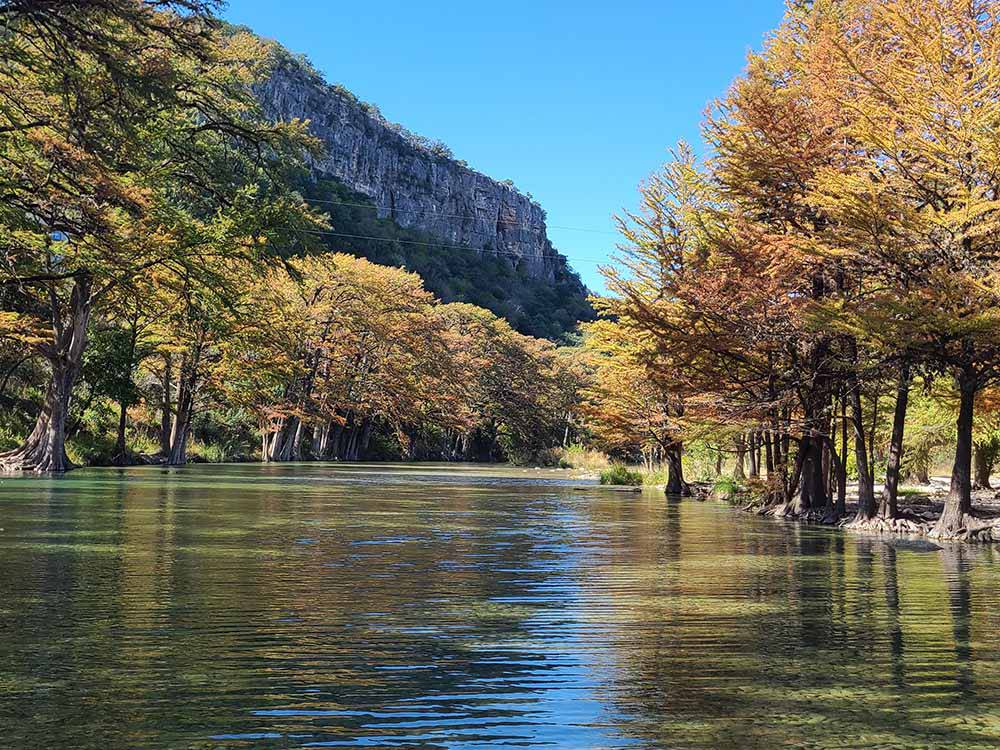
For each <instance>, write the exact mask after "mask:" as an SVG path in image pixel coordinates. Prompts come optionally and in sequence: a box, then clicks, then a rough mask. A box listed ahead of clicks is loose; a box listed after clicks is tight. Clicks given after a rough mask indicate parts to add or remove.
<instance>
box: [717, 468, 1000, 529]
mask: <svg viewBox="0 0 1000 750" xmlns="http://www.w3.org/2000/svg"><path fill="white" fill-rule="evenodd" d="M948 487H949V482H948V479H947V478H945V477H933V478H932V479H931V483H930V484H929V485H913V486H903V487H901V488H900V491H899V496H898V504H899V514H898V515H897V517H896V518H891V519H885V518H871V519H857V518H856V516H857V509H858V502H857V501H858V495H857V485H856V484H853V483H852V484H849V485H848V487H847V504H846V512H845V513H844V515H843V516H840V517H837V516H831V515H830V514H829V513H828V512H827V511H826V509H824V508H817V509H810V510H806V511H804V512H803V511H799V510H798V509H796V508H795V507H794V506H793V505H791V504H787V503H780V504H777V505H775V504H771V503H765V502H763V501H761V500H760V499H758V498H752V497H748V491H747V489H746V488H745V487H740V488H739V489H738V491H736V492H735V493H733V492H731V491H730V490H729V488H728V487H727V488H726V491H725V492H718V491H716V490H714V489H712V488H705V490H704V493H703V494H704V495H705V496H707V497H709V498H711V499H715V500H719V501H721V502H726V503H728V504H730V505H733V506H734V507H737V508H739V509H740V510H742V511H743V512H747V513H753V514H755V515H758V516H764V517H768V518H775V519H779V520H782V521H796V522H799V523H806V524H810V525H818V526H828V527H834V528H841V529H845V530H847V531H852V532H858V533H863V534H879V535H894V536H906V537H925V538H935V537H933V536H932V533H931V532H932V531H933V529H934V526H935V524H936V523H937V521H938V519H939V518H940V517H941V513H942V512H943V510H944V501H945V497H946V496H947V494H948ZM881 490H882V488H881V486H876V489H875V493H876V495H878V494H879V493H880V492H881ZM972 506H973V513H974V518H975V524H974V525H970V526H969V527H967V528H965V529H962V530H961V531H960V532H959V533H958V534H955V535H954V536H950V537H947V538H944V537H936V539H939V540H940V541H944V542H955V541H957V542H979V543H995V542H1000V492H998V491H997V489H982V490H974V491H973V493H972Z"/></svg>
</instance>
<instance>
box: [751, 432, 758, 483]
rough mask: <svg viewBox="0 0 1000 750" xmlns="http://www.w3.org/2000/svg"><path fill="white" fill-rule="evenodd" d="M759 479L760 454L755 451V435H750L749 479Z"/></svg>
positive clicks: (752, 433)
mask: <svg viewBox="0 0 1000 750" xmlns="http://www.w3.org/2000/svg"><path fill="white" fill-rule="evenodd" d="M759 477H760V454H759V452H758V450H757V434H756V433H754V432H751V433H750V478H751V479H758V478H759Z"/></svg>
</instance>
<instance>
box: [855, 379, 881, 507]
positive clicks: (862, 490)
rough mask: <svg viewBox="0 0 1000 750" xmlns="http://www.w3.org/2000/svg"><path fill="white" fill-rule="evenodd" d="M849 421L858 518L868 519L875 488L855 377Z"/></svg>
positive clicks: (859, 389)
mask: <svg viewBox="0 0 1000 750" xmlns="http://www.w3.org/2000/svg"><path fill="white" fill-rule="evenodd" d="M849 387H850V390H851V422H852V423H853V425H854V457H855V462H856V464H857V470H858V512H857V516H856V518H857V519H858V520H868V519H870V518H873V517H874V516H875V488H874V486H873V485H872V474H871V469H870V468H869V464H868V446H867V444H866V442H865V420H864V413H863V412H862V409H861V384H860V383H859V382H858V380H857V377H856V376H854V377H852V378H851V382H850V383H849Z"/></svg>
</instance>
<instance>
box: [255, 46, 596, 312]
mask: <svg viewBox="0 0 1000 750" xmlns="http://www.w3.org/2000/svg"><path fill="white" fill-rule="evenodd" d="M258 96H259V98H260V100H261V102H262V104H263V107H264V110H265V112H266V114H267V115H268V116H269V117H271V118H273V119H275V120H290V119H293V118H299V119H303V120H308V121H309V123H310V129H311V131H312V133H313V134H314V135H316V136H317V137H318V138H320V139H321V140H322V141H323V143H324V144H325V147H326V149H325V154H324V155H323V157H322V158H319V159H317V160H315V161H314V163H313V165H312V166H313V169H314V171H315V172H316V175H317V177H321V178H333V179H335V180H338V181H340V182H342V183H344V184H345V185H347V186H348V187H349V188H350V189H351V190H353V191H355V192H358V193H362V194H364V195H366V196H368V197H369V198H370V199H371V201H372V202H373V203H374V204H375V206H376V207H377V210H378V213H379V216H380V217H382V218H390V219H392V220H393V221H394V222H395V223H397V224H398V225H400V226H402V227H406V228H412V229H417V230H420V231H423V232H426V233H428V234H430V235H432V236H434V237H436V238H438V239H440V240H441V241H442V242H447V243H448V244H450V245H455V246H459V248H460V247H469V248H471V249H472V250H474V251H477V252H478V253H480V254H483V255H486V254H489V255H495V256H497V257H501V258H506V259H508V260H509V261H510V263H511V264H512V265H514V266H515V267H516V268H518V269H521V270H523V271H524V272H526V273H527V274H528V275H530V276H531V277H533V278H536V279H540V280H547V281H557V280H566V279H567V278H571V277H572V276H573V275H572V272H571V271H570V270H569V269H568V267H567V264H566V259H565V258H564V257H563V256H561V255H560V254H559V253H557V252H556V250H555V249H554V248H553V247H552V243H551V242H550V241H549V239H548V237H547V235H546V228H545V212H544V211H543V210H542V208H541V206H539V205H538V204H537V203H535V202H534V201H533V200H532V199H530V198H529V197H528V196H526V195H524V194H522V193H520V192H519V191H518V190H517V189H516V188H515V187H514V186H513V185H512V184H510V183H507V182H498V181H496V180H493V179H491V178H490V177H487V176H486V175H484V174H481V173H480V172H477V171H475V170H473V169H470V168H469V167H468V166H466V165H465V164H464V163H463V162H460V161H457V160H456V159H454V158H453V157H452V156H451V154H450V153H449V152H448V150H447V148H446V147H444V146H443V145H442V144H435V143H432V142H429V141H427V140H426V139H423V138H421V137H419V136H416V135H414V134H412V133H409V132H408V131H406V130H404V129H403V128H401V127H399V126H397V125H394V124H392V123H390V122H388V121H387V120H386V119H385V118H384V117H382V115H381V114H379V112H378V110H377V109H376V108H374V107H372V106H371V105H367V104H365V103H363V102H360V101H359V100H358V99H357V98H356V97H355V96H354V95H352V94H351V93H350V92H349V91H347V90H345V89H343V88H341V87H339V86H331V85H329V84H327V83H326V82H325V81H324V80H323V79H322V78H321V77H320V76H319V75H318V74H317V73H316V72H315V71H314V70H313V69H312V68H311V66H309V65H308V63H305V62H303V61H300V60H298V59H296V58H293V57H291V56H290V55H287V54H280V55H279V56H278V59H277V63H276V65H275V68H274V71H273V73H272V75H271V77H270V79H269V80H268V81H267V83H266V84H264V85H262V86H261V87H260V89H259V91H258ZM459 248H456V250H455V252H463V250H461V249H459ZM579 293H580V294H581V295H583V294H585V290H584V287H583V286H582V285H579Z"/></svg>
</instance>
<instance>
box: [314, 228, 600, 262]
mask: <svg viewBox="0 0 1000 750" xmlns="http://www.w3.org/2000/svg"><path fill="white" fill-rule="evenodd" d="M299 231H300V232H304V233H305V234H318V235H323V236H325V237H347V238H349V239H355V240H375V241H378V242H398V243H400V244H402V245H423V246H425V247H440V248H449V249H454V250H471V251H473V252H476V253H487V254H489V255H510V256H513V257H515V258H526V259H533V260H545V259H546V258H547V257H548V256H545V255H521V254H520V253H514V252H511V251H509V250H489V249H487V248H480V247H473V246H472V245H448V244H445V243H442V242H420V241H418V240H398V239H395V238H393V237H373V236H370V235H366V234H347V233H345V232H327V231H321V230H319V229H300V230H299ZM557 254H558V255H560V256H562V257H563V258H565V259H566V260H569V261H572V262H573V263H593V264H594V265H603V264H606V263H609V262H610V260H596V259H593V258H570V257H569V256H566V255H563V254H562V253H557Z"/></svg>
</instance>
